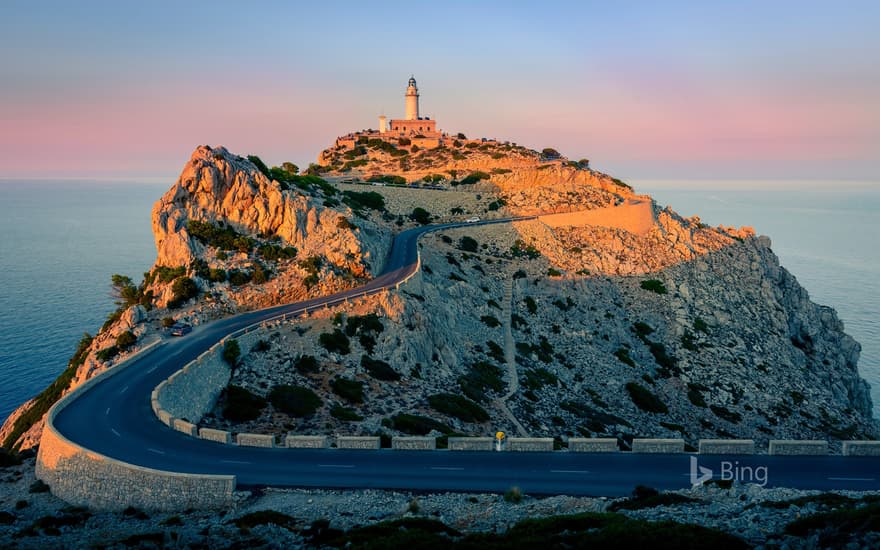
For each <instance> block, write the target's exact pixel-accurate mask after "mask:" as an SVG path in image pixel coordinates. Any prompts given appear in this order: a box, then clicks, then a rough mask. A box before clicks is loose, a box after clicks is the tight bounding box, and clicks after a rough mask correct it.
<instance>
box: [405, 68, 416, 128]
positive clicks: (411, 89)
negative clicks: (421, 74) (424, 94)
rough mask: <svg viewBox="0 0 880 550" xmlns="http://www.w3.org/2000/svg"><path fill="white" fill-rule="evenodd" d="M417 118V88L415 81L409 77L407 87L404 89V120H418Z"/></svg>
mask: <svg viewBox="0 0 880 550" xmlns="http://www.w3.org/2000/svg"><path fill="white" fill-rule="evenodd" d="M418 118H419V88H418V86H416V79H415V78H414V77H413V76H410V77H409V85H407V87H406V120H418Z"/></svg>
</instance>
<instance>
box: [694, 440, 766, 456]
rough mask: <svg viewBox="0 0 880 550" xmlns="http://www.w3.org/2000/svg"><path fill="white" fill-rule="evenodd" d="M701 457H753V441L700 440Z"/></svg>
mask: <svg viewBox="0 0 880 550" xmlns="http://www.w3.org/2000/svg"><path fill="white" fill-rule="evenodd" d="M699 452H700V454H701V455H753V454H755V441H754V440H752V439H701V440H700V446H699Z"/></svg>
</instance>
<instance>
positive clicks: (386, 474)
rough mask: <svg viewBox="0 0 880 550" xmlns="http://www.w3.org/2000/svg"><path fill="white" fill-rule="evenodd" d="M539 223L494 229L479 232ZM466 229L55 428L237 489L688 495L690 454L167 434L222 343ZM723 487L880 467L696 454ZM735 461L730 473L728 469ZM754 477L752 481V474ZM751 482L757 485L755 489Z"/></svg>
mask: <svg viewBox="0 0 880 550" xmlns="http://www.w3.org/2000/svg"><path fill="white" fill-rule="evenodd" d="M523 219H533V217H526V218H506V219H501V220H488V221H485V222H480V224H479V225H487V224H495V223H509V222H511V221H517V220H523ZM466 225H469V224H460V223H459V224H444V225H434V226H425V227H419V228H415V229H410V230H407V231H404V232H402V233H400V234H399V235H398V236H397V237H395V239H394V242H393V244H392V248H391V251H390V253H389V258H388V262H387V264H386V266H385V270H384V271H383V272H382V274H380V275H379V276H378V277H376V278H375V279H373V280H371V281H370V282H369V283H367V284H366V285H364V286H361V287H359V288H356V289H351V290H347V291H344V292H340V293H338V294H334V295H331V296H327V297H322V298H314V299H311V300H306V301H303V302H297V303H294V304H287V305H282V306H276V307H272V308H267V309H263V310H259V311H253V312H248V313H242V314H239V315H235V316H232V317H228V318H225V319H221V320H218V321H214V322H211V323H207V324H205V325H202V326H199V327H196V328H195V329H194V330H193V332H192V333H191V334H189V335H188V336H186V337H185V338H180V339H174V340H170V341H166V342H164V343H162V344H160V345H158V346H156V347H154V348H152V349H150V350H148V351H146V352H144V353H142V354H140V355H139V356H137V357H135V358H134V359H133V360H132V362H131V364H130V366H128V368H126V369H125V370H124V371H121V372H119V373H118V374H116V375H114V376H108V377H105V378H104V379H103V380H101V381H100V382H98V383H96V384H94V385H93V386H92V387H90V388H88V389H87V390H86V391H83V392H80V393H78V394H76V395H71V396H70V398H71V400H70V402H68V403H67V404H66V406H65V407H64V408H63V409H61V410H59V411H58V414H57V415H56V416H55V421H54V427H55V429H56V430H57V431H58V432H59V433H60V434H61V435H63V436H64V437H66V438H67V439H69V440H70V441H72V442H74V443H76V444H78V445H81V446H82V447H84V448H86V449H88V450H90V451H94V452H96V453H100V454H102V455H105V456H107V457H110V458H114V459H117V460H120V461H123V462H127V463H129V464H134V465H137V466H143V467H147V468H152V469H156V470H163V471H169V472H181V473H199V474H215V475H234V476H236V478H237V483H238V485H239V486H279V487H326V488H384V489H402V490H414V491H503V490H506V489H507V488H509V487H511V486H513V485H517V486H519V487H521V488H522V489H523V490H524V491H526V492H527V493H530V494H572V495H603V496H618V495H625V494H628V493H629V492H630V491H631V490H632V488H633V487H634V486H635V485H638V484H643V485H650V486H653V487H656V488H658V489H679V488H684V487H688V486H690V478H689V473H690V468H691V462H690V459H691V456H692V455H688V454H681V455H649V454H630V453H616V454H613V455H602V454H585V453H565V452H556V453H479V452H449V451H434V452H425V451H392V450H384V449H383V450H379V451H357V450H336V449H322V450H311V449H308V450H304V449H303V450H300V449H262V448H256V447H238V446H235V445H223V444H220V443H214V442H211V441H206V440H202V439H198V438H193V437H190V436H187V435H184V434H182V433H180V432H177V431H174V430H172V429H170V428H168V427H167V426H165V425H164V424H162V423H161V422H160V421H159V420H158V419H157V418H156V416H155V415H154V414H153V412H152V409H151V407H150V393H151V392H152V390H153V389H154V388H155V387H156V386H157V385H158V384H159V383H160V382H161V381H162V380H164V379H165V378H167V377H168V376H170V375H171V374H173V373H174V372H176V371H177V370H179V369H181V368H182V367H183V366H184V365H186V364H187V363H188V362H190V361H192V360H193V359H195V358H196V357H198V355H199V354H201V353H202V352H204V351H205V350H207V349H208V348H210V347H211V346H212V345H214V344H215V343H217V342H218V341H219V340H220V339H222V338H223V337H224V336H226V335H228V334H230V333H232V332H235V331H237V330H240V329H242V328H244V327H247V326H250V325H253V324H255V323H260V322H263V321H266V320H270V319H273V318H277V317H279V316H282V315H285V314H295V313H298V312H301V311H302V310H304V309H306V308H309V309H311V308H315V307H322V306H324V305H332V304H335V303H339V302H341V301H344V300H345V299H350V298H353V297H357V296H361V295H364V294H365V293H375V292H379V291H381V290H382V289H385V288H389V287H393V286H394V285H395V284H396V283H398V282H400V281H402V280H404V279H405V278H406V277H407V276H409V275H411V274H412V273H414V272H415V270H416V269H417V268H418V263H417V262H418V247H417V244H418V238H419V237H420V236H421V235H422V234H424V233H426V232H429V231H436V230H440V229H450V228H456V227H462V226H466ZM65 399H67V398H65ZM698 460H699V466H702V467H708V468H710V469H712V470H713V472H714V474H715V477H716V478H719V477H722V476H724V475H738V476H739V477H738V478H737V479H739V480H740V481H746V482H748V481H755V482H761V481H762V479H763V478H761V477H758V478H754V476H755V475H760V474H761V472H762V470H760V468H761V467H766V472H767V476H766V485H767V486H787V487H793V488H803V489H821V490H830V489H857V490H880V460H877V459H874V458H857V457H839V456H823V457H779V456H738V457H719V456H699V458H698ZM725 460H727V461H728V463H727V465H725V464H723V463H722V462H723V461H725ZM750 473H751V474H750ZM749 475H752V476H753V479H748V476H749Z"/></svg>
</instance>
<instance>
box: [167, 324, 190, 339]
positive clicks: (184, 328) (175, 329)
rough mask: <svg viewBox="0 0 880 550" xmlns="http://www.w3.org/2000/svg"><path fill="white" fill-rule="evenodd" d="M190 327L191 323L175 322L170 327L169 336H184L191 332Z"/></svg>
mask: <svg viewBox="0 0 880 550" xmlns="http://www.w3.org/2000/svg"><path fill="white" fill-rule="evenodd" d="M192 329H193V328H192V325H188V324H186V323H175V324H174V326H172V327H171V336H186V335H187V334H189V333H190V332H192Z"/></svg>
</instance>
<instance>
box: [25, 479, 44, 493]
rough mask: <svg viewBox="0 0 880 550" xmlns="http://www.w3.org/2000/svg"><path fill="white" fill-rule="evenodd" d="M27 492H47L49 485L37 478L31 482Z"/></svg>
mask: <svg viewBox="0 0 880 550" xmlns="http://www.w3.org/2000/svg"><path fill="white" fill-rule="evenodd" d="M28 492H29V493H48V492H49V486H48V485H47V484H46V483H45V482H44V481H43V480H41V479H38V480H36V481H34V482H33V483H31V486H30V488H29V489H28Z"/></svg>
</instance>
